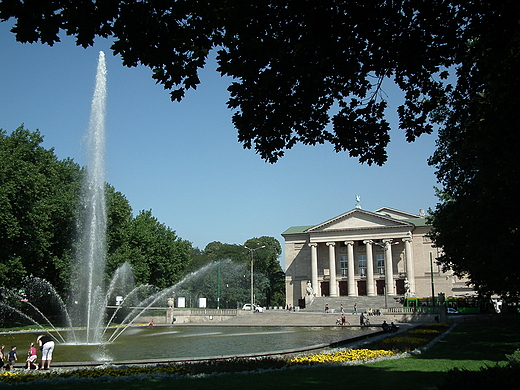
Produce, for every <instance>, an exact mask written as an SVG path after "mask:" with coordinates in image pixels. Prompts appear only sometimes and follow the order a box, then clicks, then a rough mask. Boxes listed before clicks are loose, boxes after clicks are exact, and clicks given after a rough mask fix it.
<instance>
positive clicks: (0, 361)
mask: <svg viewBox="0 0 520 390" xmlns="http://www.w3.org/2000/svg"><path fill="white" fill-rule="evenodd" d="M4 348H5V345H1V346H0V371H3V370H4V360H5V356H4Z"/></svg>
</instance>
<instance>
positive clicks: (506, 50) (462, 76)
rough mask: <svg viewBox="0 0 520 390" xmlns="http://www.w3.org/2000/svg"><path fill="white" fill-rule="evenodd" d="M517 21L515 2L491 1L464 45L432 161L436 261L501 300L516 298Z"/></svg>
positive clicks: (519, 274)
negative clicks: (481, 27) (479, 31)
mask: <svg viewBox="0 0 520 390" xmlns="http://www.w3.org/2000/svg"><path fill="white" fill-rule="evenodd" d="M519 16H520V4H519V3H518V2H515V5H514V6H512V4H511V3H510V2H497V4H496V12H494V13H493V15H489V16H488V17H487V18H486V20H485V21H484V20H483V23H489V25H488V31H487V33H486V34H485V35H481V36H475V38H474V39H473V40H471V41H470V42H468V44H467V51H466V53H465V57H464V58H463V61H462V62H463V65H461V66H460V67H459V69H458V75H459V78H458V83H457V87H456V89H455V91H454V94H453V95H454V98H453V99H452V101H451V102H450V106H449V108H450V109H449V111H448V112H447V114H446V123H445V126H443V128H442V129H441V130H440V132H439V140H438V142H437V150H436V152H435V154H434V155H433V156H432V157H431V158H430V164H431V165H434V166H435V167H436V168H437V178H438V180H439V182H440V184H441V185H442V188H440V189H439V195H440V200H441V202H440V203H439V204H438V205H437V207H436V209H435V210H434V211H433V215H432V224H433V234H432V237H433V239H434V242H435V244H436V245H437V246H438V247H440V248H442V249H443V251H442V254H441V257H440V259H439V260H440V262H441V264H443V265H444V266H445V267H446V268H451V269H453V271H454V273H455V274H456V275H458V276H468V277H469V279H470V280H471V282H472V284H473V285H474V286H475V288H476V289H477V290H478V291H480V292H481V293H483V294H499V295H503V296H508V295H509V296H518V295H520V267H519V265H518V261H517V259H516V245H517V243H518V242H520V209H519V208H518V207H517V203H518V192H519V190H520V160H519V158H518V150H519V148H520V114H519V110H518V107H519V98H518V90H519V88H520V78H519V76H518V69H520V54H519V53H520V28H519V27H520V17H519ZM496 26H500V29H498V28H495V27H496ZM504 31H507V32H508V33H507V34H504Z"/></svg>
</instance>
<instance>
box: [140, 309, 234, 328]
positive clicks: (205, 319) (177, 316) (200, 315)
mask: <svg viewBox="0 0 520 390" xmlns="http://www.w3.org/2000/svg"><path fill="white" fill-rule="evenodd" d="M238 312H239V311H238V310H236V309H169V308H168V309H166V315H165V316H139V317H138V319H137V320H136V322H137V323H144V324H147V323H150V322H151V321H152V320H153V321H154V322H155V324H157V325H165V324H192V323H195V324H199V323H210V322H222V321H226V320H229V319H230V318H232V317H236V316H237V315H238Z"/></svg>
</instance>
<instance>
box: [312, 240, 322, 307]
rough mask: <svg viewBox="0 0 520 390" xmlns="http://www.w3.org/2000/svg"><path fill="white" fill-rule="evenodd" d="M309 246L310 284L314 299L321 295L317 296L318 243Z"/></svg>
mask: <svg viewBox="0 0 520 390" xmlns="http://www.w3.org/2000/svg"><path fill="white" fill-rule="evenodd" d="M309 246H310V247H311V283H312V290H313V291H314V296H315V297H316V296H320V295H321V294H319V291H320V290H319V286H318V243H317V242H311V243H309Z"/></svg>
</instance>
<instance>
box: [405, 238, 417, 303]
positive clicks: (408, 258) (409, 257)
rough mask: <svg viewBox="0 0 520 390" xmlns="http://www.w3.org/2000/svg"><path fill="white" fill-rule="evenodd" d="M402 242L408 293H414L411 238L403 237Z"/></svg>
mask: <svg viewBox="0 0 520 390" xmlns="http://www.w3.org/2000/svg"><path fill="white" fill-rule="evenodd" d="M403 242H404V254H405V257H406V278H407V279H408V283H410V291H409V293H410V295H412V296H413V295H415V272H414V270H413V260H412V239H411V238H403Z"/></svg>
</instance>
